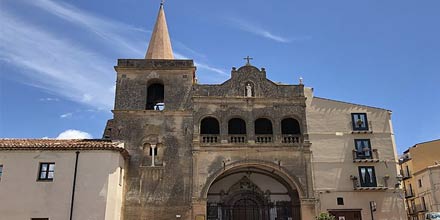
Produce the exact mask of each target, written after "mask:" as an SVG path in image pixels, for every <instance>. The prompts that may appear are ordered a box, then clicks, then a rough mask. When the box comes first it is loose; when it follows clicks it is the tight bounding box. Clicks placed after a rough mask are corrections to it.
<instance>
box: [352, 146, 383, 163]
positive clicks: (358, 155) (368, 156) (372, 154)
mask: <svg viewBox="0 0 440 220" xmlns="http://www.w3.org/2000/svg"><path fill="white" fill-rule="evenodd" d="M353 162H354V163H366V162H376V163H377V162H379V153H378V151H377V149H373V150H370V149H368V152H367V151H360V152H359V151H357V150H353Z"/></svg>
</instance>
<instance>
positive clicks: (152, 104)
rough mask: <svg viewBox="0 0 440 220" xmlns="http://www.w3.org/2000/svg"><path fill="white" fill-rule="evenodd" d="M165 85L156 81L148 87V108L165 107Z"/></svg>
mask: <svg viewBox="0 0 440 220" xmlns="http://www.w3.org/2000/svg"><path fill="white" fill-rule="evenodd" d="M163 102H164V86H163V85H162V84H159V83H154V84H151V85H150V86H148V89H147V106H146V109H147V110H163V108H164V103H163Z"/></svg>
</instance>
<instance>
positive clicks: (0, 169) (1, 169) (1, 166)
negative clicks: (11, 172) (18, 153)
mask: <svg viewBox="0 0 440 220" xmlns="http://www.w3.org/2000/svg"><path fill="white" fill-rule="evenodd" d="M2 176H3V164H0V181H1V180H2Z"/></svg>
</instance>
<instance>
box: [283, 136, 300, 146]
mask: <svg viewBox="0 0 440 220" xmlns="http://www.w3.org/2000/svg"><path fill="white" fill-rule="evenodd" d="M282 143H284V144H295V143H302V139H301V135H293V134H283V135H282Z"/></svg>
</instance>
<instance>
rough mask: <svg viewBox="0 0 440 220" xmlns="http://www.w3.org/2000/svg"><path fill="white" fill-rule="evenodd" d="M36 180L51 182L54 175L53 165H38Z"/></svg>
mask: <svg viewBox="0 0 440 220" xmlns="http://www.w3.org/2000/svg"><path fill="white" fill-rule="evenodd" d="M38 173H39V175H38V180H50V181H52V180H53V177H54V173H55V163H40V170H39V172H38Z"/></svg>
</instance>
